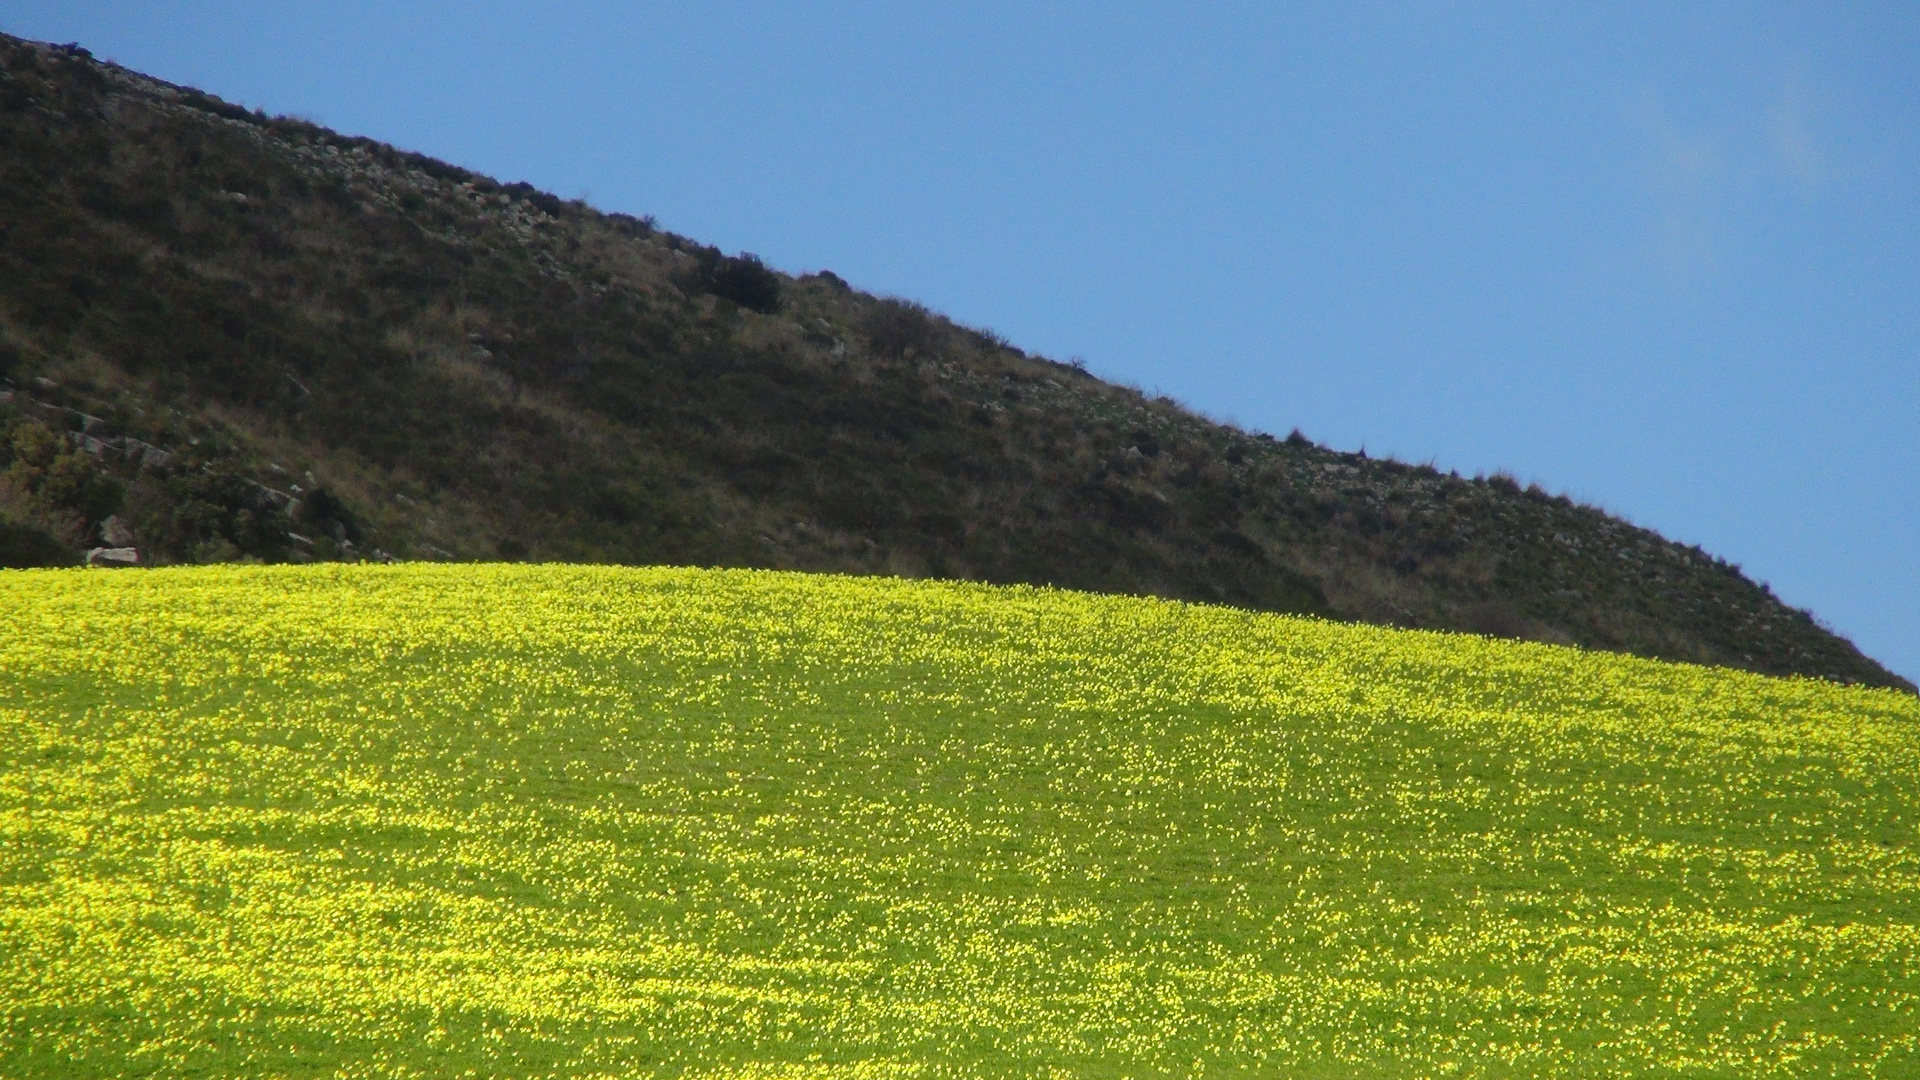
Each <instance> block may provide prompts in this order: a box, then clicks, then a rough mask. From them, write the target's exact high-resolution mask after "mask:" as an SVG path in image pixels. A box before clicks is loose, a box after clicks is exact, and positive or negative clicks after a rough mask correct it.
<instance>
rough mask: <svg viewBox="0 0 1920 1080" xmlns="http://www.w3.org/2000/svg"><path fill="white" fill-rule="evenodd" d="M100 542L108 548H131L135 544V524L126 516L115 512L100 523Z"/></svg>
mask: <svg viewBox="0 0 1920 1080" xmlns="http://www.w3.org/2000/svg"><path fill="white" fill-rule="evenodd" d="M100 542H101V543H102V544H105V545H106V546H107V547H108V548H130V547H132V546H133V526H132V524H130V523H129V522H128V521H127V519H126V518H123V517H121V516H120V515H119V514H115V515H113V516H112V517H110V518H108V519H107V520H105V521H103V522H101V523H100Z"/></svg>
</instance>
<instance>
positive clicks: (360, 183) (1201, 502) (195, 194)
mask: <svg viewBox="0 0 1920 1080" xmlns="http://www.w3.org/2000/svg"><path fill="white" fill-rule="evenodd" d="M742 265H743V264H740V263H737V262H732V261H729V260H725V259H722V258H721V256H720V253H719V252H717V251H714V250H713V249H711V248H707V247H704V246H702V245H700V244H697V243H694V242H693V241H690V240H687V239H686V238H683V237H679V236H674V235H672V234H670V233H665V232H662V231H659V230H657V229H655V228H653V226H652V224H651V223H650V222H646V221H642V220H637V219H635V218H632V217H628V216H625V215H618V214H611V215H610V214H601V213H599V212H597V211H594V210H593V209H592V208H590V207H587V206H585V205H583V204H579V203H570V202H563V201H562V200H559V199H556V198H554V197H552V196H551V195H546V194H544V193H541V192H537V191H534V190H533V189H532V188H530V187H527V186H526V185H506V186H502V185H500V184H498V183H495V182H494V181H492V180H490V179H488V178H486V177H482V176H477V175H474V174H472V173H468V172H466V171H465V170H461V169H458V168H455V167H453V166H450V165H447V164H445V163H442V162H436V161H432V160H430V159H427V158H424V157H421V156H419V155H413V154H407V153H403V152H401V151H397V150H395V149H394V148H392V147H389V146H384V145H381V144H378V143H375V142H372V141H370V140H366V139H357V138H351V137H346V136H342V135H339V134H336V133H334V132H330V131H326V130H324V129H322V128H319V127H316V126H314V125H312V124H309V123H304V122H301V121H297V120H290V119H286V118H273V119H269V118H267V117H265V116H260V115H254V114H249V113H247V112H246V111H245V110H242V109H238V108H236V107H234V106H232V105H230V104H227V103H224V102H221V101H218V100H217V99H214V98H211V97H208V96H206V95H204V94H200V93H199V92H197V91H192V90H187V89H183V88H179V87H173V86H168V85H166V84H164V83H160V82H157V81H155V80H151V79H147V78H144V77H142V76H139V75H137V74H135V73H132V72H128V71H125V70H123V69H119V68H114V67H112V66H109V65H103V64H99V63H97V62H95V61H92V60H90V59H87V58H85V57H82V56H79V55H76V54H73V53H70V52H67V51H64V50H60V49H56V48H50V47H41V46H35V45H33V44H30V43H26V42H20V41H18V40H17V39H10V38H0V384H4V383H6V380H11V382H10V389H0V398H4V399H5V400H0V565H7V564H13V565H34V564H41V563H45V562H48V561H50V560H51V559H53V558H54V557H56V556H60V555H62V554H64V555H65V557H66V558H68V559H71V558H72V554H71V552H72V549H73V548H75V547H80V548H84V547H86V546H87V545H90V544H94V543H103V542H104V540H105V537H106V535H107V531H108V530H107V529H105V528H104V525H105V523H106V521H107V520H108V519H109V517H111V516H118V517H120V518H121V519H123V520H124V521H126V522H127V523H128V524H129V526H130V528H131V532H132V534H133V535H132V539H133V543H134V545H135V546H137V547H138V548H140V549H141V551H142V553H143V561H149V562H151V561H159V562H208V561H218V560H229V559H241V558H251V559H260V560H266V561H286V560H295V561H300V560H307V559H312V558H320V559H327V558H336V557H340V556H341V555H342V554H343V552H344V553H345V554H347V555H348V557H354V554H355V552H373V551H376V550H383V551H385V552H389V553H392V554H395V555H399V556H401V557H403V558H415V559H429V558H430V559H440V558H460V559H475V558H480V559H491V558H496V557H506V558H518V557H522V556H530V557H533V558H536V559H541V560H548V561H553V560H563V561H580V562H622V563H628V564H639V565H648V564H660V563H675V564H701V565H727V566H762V567H778V568H792V569H808V570H834V571H845V572H853V573H887V574H897V575H904V576H935V577H949V578H963V579H974V580H985V581H997V582H1030V583H1035V584H1052V585H1059V586H1066V587H1073V588H1080V589H1089V590H1094V591H1101V592H1131V593H1146V594H1153V595H1160V596H1169V597H1177V598H1182V599H1190V600H1205V601H1210V602H1222V603H1231V604H1235V605H1239V606H1243V607H1251V608H1259V609H1264V610H1272V611H1295V612H1315V613H1321V614H1327V615H1332V616H1335V617H1339V618H1343V619H1356V620H1362V621H1368V622H1375V623H1391V624H1394V625H1401V626H1423V627H1434V628H1451V629H1466V630H1475V631H1481V632H1486V633H1494V634H1499V635H1502V636H1509V637H1524V638H1531V639H1534V640H1544V641H1555V642H1561V643H1568V644H1579V645H1584V646H1588V647H1591V648H1603V649H1617V650H1621V651H1626V652H1633V653H1637V654H1640V655H1651V656H1660V657H1664V658H1667V659H1675V660H1687V661H1697V662H1702V663H1714V664H1725V665H1729V666H1734V667H1742V668H1747V669H1749V670H1756V671H1763V672H1767V673H1770V674H1790V673H1797V674H1807V675H1819V676H1822V677H1825V678H1831V679H1835V680H1837V681H1841V682H1863V683H1867V684H1871V685H1895V686H1905V687H1906V688H1908V689H1910V690H1911V689H1912V684H1911V683H1908V682H1907V681H1906V680H1904V679H1901V678H1900V677H1898V676H1896V675H1894V674H1892V673H1890V672H1888V671H1886V670H1885V669H1884V668H1882V667H1880V666H1879V665H1878V664H1876V663H1875V662H1874V661H1873V660H1871V659H1870V658H1867V657H1865V656H1862V655H1861V654H1860V653H1859V651H1858V650H1857V649H1855V648H1854V647H1853V645H1852V644H1851V643H1849V642H1847V641H1845V640H1844V639H1842V638H1840V637H1838V636H1837V635H1835V634H1833V633H1831V632H1830V631H1828V630H1827V629H1826V628H1824V627H1822V626H1820V625H1818V624H1817V623H1816V622H1815V620H1814V619H1813V618H1811V617H1810V616H1809V615H1808V614H1807V613H1805V612H1801V611H1795V610H1793V609H1791V608H1789V607H1787V606H1786V605H1784V604H1782V603H1781V602H1780V601H1779V600H1778V599H1777V598H1775V597H1774V596H1773V595H1772V594H1771V593H1770V592H1768V591H1767V589H1766V588H1765V587H1764V586H1762V585H1760V584H1758V583H1756V582H1754V581H1751V580H1749V579H1748V578H1746V577H1745V576H1743V575H1742V574H1741V573H1740V571H1739V568H1738V567H1734V566H1729V565H1727V564H1726V563H1725V562H1724V561H1720V560H1717V559H1714V558H1711V557H1709V556H1708V555H1706V554H1705V553H1703V552H1701V551H1700V550H1698V549H1697V548H1690V547H1687V546H1685V545H1681V544H1676V543H1672V542H1670V541H1667V540H1665V539H1664V538H1662V537H1660V536H1658V535H1656V534H1654V533H1651V532H1649V531H1646V530H1643V529H1637V528H1634V527H1632V526H1630V525H1628V524H1626V523H1624V522H1621V521H1618V520H1615V519H1613V518H1610V517H1608V516H1607V515H1606V514H1604V513H1601V512H1600V511H1599V510H1597V509H1594V508H1592V507H1583V506H1577V505H1574V504H1573V503H1571V502H1570V501H1568V500H1566V499H1564V498H1552V497H1549V496H1548V495H1547V494H1546V493H1545V492H1540V491H1532V492H1523V491H1521V490H1520V488H1519V487H1517V486H1515V485H1514V484H1512V482H1511V481H1510V480H1500V479H1498V478H1493V479H1476V480H1468V479H1463V478H1460V477H1454V476H1446V475H1441V474H1439V473H1436V472H1434V471H1433V470H1431V469H1426V468H1420V467H1416V466H1411V465H1406V464H1402V463H1398V462H1390V461H1378V460H1370V459H1367V458H1365V457H1363V456H1360V455H1357V454H1339V453H1335V452H1333V451H1330V450H1327V449H1325V448H1323V447H1318V446H1314V445H1312V444H1311V443H1309V442H1307V441H1306V440H1305V439H1299V440H1286V441H1281V440H1275V439H1272V438H1270V437H1261V436H1256V435H1254V434H1252V433H1249V432H1245V431H1240V430H1237V429H1235V428H1232V427H1230V426H1226V425H1222V424H1216V423H1212V422H1210V421H1208V420H1206V419H1205V418H1203V417H1199V416H1196V415H1194V414H1193V413H1191V412H1189V411H1187V410H1185V409H1183V408H1181V407H1179V406H1178V405H1177V404H1176V403H1174V402H1172V401H1169V400H1165V399H1149V398H1147V397H1146V396H1144V395H1142V394H1140V393H1139V392H1138V391H1135V390H1131V389H1127V388H1124V387H1117V386H1112V385H1109V384H1106V383H1102V382H1100V381H1099V380H1097V379H1093V378H1091V377H1089V376H1087V375H1086V374H1085V373H1084V372H1079V371H1075V370H1073V369H1071V368H1069V367H1066V366H1064V365H1060V364H1055V363H1051V362H1049V361H1046V360H1044V359H1042V358H1038V357H1030V356H1028V355H1026V354H1025V353H1023V352H1021V351H1020V350H1018V349H1015V348H1013V347H1011V346H1010V345H1008V344H1007V343H1005V342H1003V341H1000V340H999V339H997V338H995V337H994V336H993V335H991V334H987V333H982V332H979V331H974V330H970V329H967V328H965V327H960V326H956V325H954V324H952V323H951V322H949V321H948V320H946V319H943V318H939V317H936V316H933V315H931V314H929V313H928V312H926V311H925V310H924V309H921V308H918V307H916V306H914V305H912V304H908V303H904V302H899V301H890V300H886V299H883V298H878V297H874V296H870V295H867V294H864V293H861V292H859V291H857V290H853V289H849V288H848V287H846V285H845V284H844V283H842V282H840V281H839V280H838V279H837V278H833V277H831V276H830V275H809V276H806V277H802V278H792V277H785V276H779V277H777V278H768V279H767V280H766V281H765V282H764V284H769V285H771V286H774V287H776V288H777V290H778V291H779V292H780V293H781V298H780V302H779V304H778V306H777V310H776V309H774V305H771V304H765V303H759V302H758V301H756V300H753V299H752V298H751V297H747V300H748V305H749V306H742V305H741V304H738V303H735V302H733V301H732V300H729V299H727V298H725V297H723V296H722V295H720V294H721V293H728V292H729V290H728V289H726V288H724V287H723V279H724V278H725V276H726V272H727V269H728V268H729V267H731V268H732V270H734V271H738V270H739V269H740V268H741V266H742ZM730 295H740V296H743V297H744V296H746V294H745V293H741V292H739V291H738V290H734V291H733V292H732V293H731V294H730ZM762 299H764V298H762ZM756 304H757V305H758V306H759V307H762V308H767V309H768V310H753V309H752V307H753V305H756ZM69 429H72V430H69ZM82 429H84V430H82ZM149 446H151V447H154V448H157V449H158V450H159V451H160V452H161V454H163V455H167V456H164V457H156V456H154V454H152V453H150V452H149V450H148V449H147V448H148V447H149ZM316 489H317V490H316ZM320 491H324V492H326V493H327V496H326V497H324V498H323V497H321V496H320V494H319V492H320ZM10 519H11V521H12V522H13V524H12V525H9V524H8V522H9V520H10ZM22 527H30V528H31V529H32V530H35V533H34V535H27V536H20V535H16V534H18V533H19V530H20V529H21V528H22ZM296 536H297V537H298V538H299V539H296V538H295V537H296ZM36 538H37V542H36ZM347 543H351V544H352V545H354V551H347V550H346V548H345V544H347ZM62 544H64V545H66V548H67V550H66V551H65V552H64V553H63V552H62V551H61V546H62ZM107 546H118V542H116V543H115V544H111V545H107Z"/></svg>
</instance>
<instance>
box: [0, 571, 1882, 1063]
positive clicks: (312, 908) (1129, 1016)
mask: <svg viewBox="0 0 1920 1080" xmlns="http://www.w3.org/2000/svg"><path fill="white" fill-rule="evenodd" d="M0 612H4V613H5V617H4V619H0V1075H3V1076H7V1077H51V1076H62V1077H64V1076H73V1077H95V1076H124V1075H138V1076H155V1077H185V1076H207V1077H227V1076H298V1077H453V1076H500V1077H628V1076H663V1077H678V1076H686V1077H703V1078H704V1077H714V1078H719V1077H753V1078H769V1080H770V1078H801V1077H805V1078H827V1077H836V1078H837V1077H849V1078H851V1077H863V1078H864V1077H875V1078H879V1077H909V1076H913V1077H946V1076H951V1077H960V1076H968V1077H973V1076H982V1077H998V1076H1005V1077H1047V1076H1072V1077H1143V1078H1144V1077H1159V1076H1181V1077H1201V1076H1208V1077H1210V1076H1244V1077H1257V1076H1272V1077H1293V1076H1307V1077H1507V1076H1567V1077H1603V1076H1622V1075H1634V1076H1702V1077H1707V1076H1712V1077H1723V1076H1726V1077H1734V1076H1740V1077H1744V1076H1755V1077H1760V1076H1768V1077H1774V1076H1778V1077H1786V1076H1820V1077H1828V1076H1878V1077H1920V701H1916V699H1914V698H1912V697H1910V696H1906V695H1902V694H1899V693H1896V692H1892V691H1877V690H1858V689H1847V688H1842V687H1837V686H1832V685H1828V684H1825V683H1820V682H1813V681H1786V680H1778V679H1768V678H1762V677H1758V676H1751V675H1745V674H1740V673H1735V672H1728V671H1718V670H1709V669H1703V668H1694V667H1686V666H1680V665H1672V664H1662V663H1654V662H1649V661H1640V660H1633V659H1627V658H1623V657H1619V656H1611V655H1604V654H1593V653H1581V652H1577V651H1573V650H1567V649H1558V648H1551V647H1546V646H1532V645H1520V644H1514V643H1510V642H1496V641H1489V640H1483V639H1479V638H1473V637H1465V636H1456V635H1443V634H1428V633H1414V632H1404V631H1390V630H1381V629H1376V628H1369V627H1356V626H1344V625H1337V624H1331V623H1325V622H1316V621H1310V620H1300V619H1291V618H1284V617H1277V616H1270V615H1257V614H1249V613H1246V612H1240V611H1233V610H1226V609H1215V608H1206V607H1197V606H1191V605H1183V604H1174V603H1166V602H1160V601H1153V600H1140V599H1132V598H1120V597H1102V596H1089V595H1083V594H1077V593H1068V592H1057V591H1049V590H1040V589H1031V588H992V587H986V586H976V585H963V584H947V583H933V582H905V581H897V580H889V579H856V578H843V577H825V576H809V575H801V574H784V573H762V572H745V571H725V572H718V571H699V570H635V569H617V568H599V567H558V566H541V567H530V566H427V565H404V566H392V567H371V566H356V567H343V566H312V567H303V568H295V567H259V568H207V569H173V570H160V571H151V572H121V573H112V572H87V571H23V572H6V573H0Z"/></svg>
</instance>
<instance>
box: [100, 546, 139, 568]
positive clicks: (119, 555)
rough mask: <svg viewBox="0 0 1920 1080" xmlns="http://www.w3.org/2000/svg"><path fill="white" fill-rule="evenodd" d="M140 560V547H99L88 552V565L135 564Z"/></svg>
mask: <svg viewBox="0 0 1920 1080" xmlns="http://www.w3.org/2000/svg"><path fill="white" fill-rule="evenodd" d="M139 562H140V549H139V548H130V547H97V548H94V549H93V550H91V551H89V552H87V565H88V566H134V565H137V564H138V563H139Z"/></svg>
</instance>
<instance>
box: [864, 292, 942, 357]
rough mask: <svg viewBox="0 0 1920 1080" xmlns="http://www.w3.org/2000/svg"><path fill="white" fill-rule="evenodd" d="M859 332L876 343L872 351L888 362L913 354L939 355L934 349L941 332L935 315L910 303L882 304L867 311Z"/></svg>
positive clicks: (884, 301) (886, 302)
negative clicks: (935, 353) (863, 331)
mask: <svg viewBox="0 0 1920 1080" xmlns="http://www.w3.org/2000/svg"><path fill="white" fill-rule="evenodd" d="M860 328H861V329H862V330H865V331H866V334H867V340H868V341H870V342H872V343H873V351H875V352H877V353H879V354H880V355H881V356H884V357H887V358H888V359H892V360H900V359H904V358H905V357H906V356H907V355H908V354H910V353H917V354H920V355H926V354H929V353H933V352H937V351H938V350H937V348H936V347H935V346H936V343H937V342H938V341H939V337H940V328H939V325H938V324H937V323H936V322H934V318H933V313H932V312H931V311H928V310H927V309H926V308H925V307H924V306H922V305H920V304H916V303H914V302H913V301H911V300H899V299H886V300H882V301H880V302H879V303H877V304H875V305H873V306H872V307H870V308H868V309H867V312H866V316H865V317H864V318H863V319H861V320H860Z"/></svg>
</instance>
